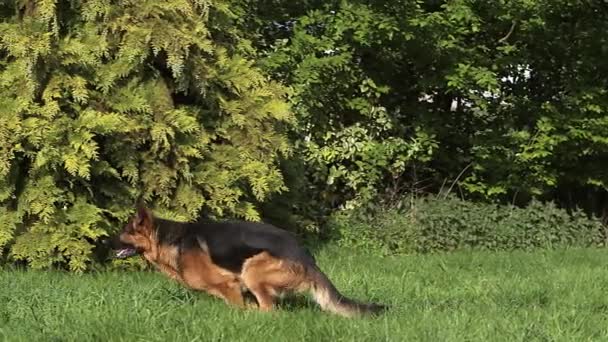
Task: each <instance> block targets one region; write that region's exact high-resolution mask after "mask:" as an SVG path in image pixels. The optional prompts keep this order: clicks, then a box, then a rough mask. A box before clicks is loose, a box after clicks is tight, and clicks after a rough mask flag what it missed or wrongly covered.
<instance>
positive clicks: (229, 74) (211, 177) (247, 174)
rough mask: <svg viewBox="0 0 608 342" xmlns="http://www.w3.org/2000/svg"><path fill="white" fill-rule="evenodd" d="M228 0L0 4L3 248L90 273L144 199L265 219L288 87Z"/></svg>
mask: <svg viewBox="0 0 608 342" xmlns="http://www.w3.org/2000/svg"><path fill="white" fill-rule="evenodd" d="M233 10H234V9H233V8H232V7H230V6H228V2H226V1H223V0H214V1H211V0H166V1H163V0H137V1H133V0H130V1H129V0H115V1H111V0H90V1H77V0H71V1H67V0H21V1H8V2H3V3H2V4H0V18H1V19H2V23H0V175H1V176H2V178H1V180H0V182H1V185H0V251H2V250H4V253H5V254H7V255H10V256H11V257H13V258H15V259H20V260H27V261H28V262H29V264H30V265H31V266H32V267H35V268H43V267H48V266H51V265H54V264H63V263H67V265H68V266H69V269H71V270H73V271H82V270H84V269H86V266H87V262H88V261H89V260H90V254H91V250H92V247H93V244H94V241H95V240H96V239H98V238H100V237H101V236H104V235H106V234H107V233H108V232H110V231H114V230H116V229H117V228H119V227H120V226H121V225H122V224H124V222H125V220H126V219H127V218H128V216H129V215H130V214H131V212H132V210H133V204H134V203H135V200H136V199H137V198H139V197H141V198H143V199H144V200H145V201H146V202H148V203H150V204H153V205H154V206H155V207H156V208H157V209H158V210H159V211H160V212H161V213H162V214H163V215H165V216H167V217H170V218H174V219H180V220H190V219H194V218H196V217H197V216H198V215H199V214H200V211H201V209H202V208H206V209H207V210H209V211H210V212H212V213H214V214H216V215H218V216H223V215H235V216H239V217H243V218H245V219H248V220H256V219H258V218H259V215H258V212H257V210H256V207H255V203H256V202H259V201H263V200H264V199H266V198H267V197H268V196H269V194H271V193H274V192H280V191H281V190H283V189H284V184H283V180H282V176H281V174H280V171H279V170H278V168H277V158H278V157H279V156H280V155H282V154H287V153H289V144H288V141H287V139H286V138H285V136H284V134H282V133H281V132H282V130H281V126H283V125H286V124H290V123H291V118H292V117H291V114H290V112H289V110H288V107H287V105H286V103H285V102H284V101H283V99H282V98H283V96H284V95H285V94H284V93H285V89H284V88H282V87H281V86H280V85H279V84H276V83H274V82H272V81H270V80H269V79H267V78H266V77H265V76H264V75H263V74H262V73H261V72H260V71H259V70H258V69H257V68H255V67H254V66H253V63H252V61H251V58H250V57H249V53H250V52H251V49H250V47H249V46H250V45H249V44H248V42H247V41H246V40H244V39H241V38H239V34H238V31H237V30H236V29H235V27H234V25H232V24H231V23H232V20H233V18H234V16H235V14H234V13H233Z"/></svg>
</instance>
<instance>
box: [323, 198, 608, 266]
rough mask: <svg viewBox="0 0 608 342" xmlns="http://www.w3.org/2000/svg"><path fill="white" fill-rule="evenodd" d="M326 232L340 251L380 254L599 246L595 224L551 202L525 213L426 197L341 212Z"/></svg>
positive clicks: (592, 219) (597, 224)
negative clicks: (400, 205)
mask: <svg viewBox="0 0 608 342" xmlns="http://www.w3.org/2000/svg"><path fill="white" fill-rule="evenodd" d="M329 229H330V231H331V232H332V233H333V234H334V237H335V238H337V239H338V242H339V244H340V245H342V246H348V247H355V248H364V249H368V250H370V251H373V252H375V253H381V254H404V253H428V252H435V251H452V250H462V249H482V250H493V251H497V250H513V249H523V250H531V249H534V248H556V247H586V246H599V245H602V244H603V241H604V239H603V235H604V227H603V225H602V223H601V222H600V220H599V219H597V218H595V217H588V216H587V215H586V214H585V213H583V212H582V211H580V210H575V211H573V212H571V213H569V212H567V211H566V210H564V209H561V208H558V207H556V206H555V204H553V203H552V202H547V203H542V202H539V201H533V202H531V203H530V204H529V205H528V206H527V207H523V208H520V207H515V206H510V205H495V204H484V203H474V202H469V201H462V200H459V199H456V198H452V197H449V198H446V199H443V198H441V199H440V198H437V197H427V198H424V199H420V200H416V201H414V202H413V204H412V205H410V206H408V207H407V208H405V209H396V208H389V209H386V208H382V207H379V206H378V207H373V208H369V207H368V208H359V209H354V210H350V211H341V212H338V213H336V214H334V215H333V216H332V217H331V219H330V220H329Z"/></svg>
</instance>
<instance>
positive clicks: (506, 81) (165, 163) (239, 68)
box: [0, 0, 608, 271]
mask: <svg viewBox="0 0 608 342" xmlns="http://www.w3.org/2000/svg"><path fill="white" fill-rule="evenodd" d="M0 18H1V21H0V175H1V176H2V179H1V182H0V250H1V251H2V255H3V258H8V259H9V260H25V261H27V262H28V263H29V264H30V265H31V266H33V267H47V266H50V265H53V264H57V265H67V266H68V267H69V268H70V269H72V270H75V271H80V270H84V269H86V267H87V265H88V263H89V261H91V255H92V254H91V251H92V249H93V247H94V246H95V245H96V244H97V243H98V241H99V239H100V238H101V237H102V236H103V235H106V234H108V233H111V232H113V231H114V230H115V229H116V228H117V227H120V226H121V225H122V224H123V223H124V221H125V219H126V218H127V216H128V215H129V214H130V213H131V211H132V206H133V203H134V202H135V200H136V199H137V198H139V197H143V198H144V199H145V200H146V201H147V202H148V203H149V204H150V205H152V206H153V207H155V208H156V209H157V210H158V212H159V213H161V214H162V215H164V216H168V217H172V218H176V219H182V220H189V219H194V218H196V217H198V216H200V215H208V216H215V217H230V216H236V217H240V218H245V219H250V220H257V219H265V220H268V221H271V222H275V223H279V224H281V225H282V226H284V227H288V228H290V229H296V230H300V231H303V232H308V233H318V234H320V236H330V235H331V234H333V232H334V229H328V227H335V226H336V225H337V226H339V227H340V228H339V229H338V230H339V231H340V232H342V233H343V235H342V236H343V238H342V239H343V241H354V240H353V237H355V240H356V236H359V235H361V236H367V235H366V234H370V235H369V236H370V238H369V240H370V241H376V240H374V239H379V240H378V241H385V243H386V241H389V240H391V239H388V238H387V236H384V234H385V232H379V231H380V230H378V231H377V230H372V228H369V226H368V228H369V229H368V228H363V227H365V226H366V220H367V219H368V218H366V217H365V216H364V215H360V214H354V213H357V212H360V211H361V210H365V209H362V208H369V207H370V205H371V206H373V205H374V204H377V203H383V205H388V206H389V207H391V206H392V207H394V206H395V205H397V204H398V203H400V202H402V201H406V202H407V201H408V200H409V199H412V198H418V197H424V196H425V195H426V194H439V195H440V197H441V198H443V196H444V194H445V193H451V194H456V195H457V196H458V197H459V198H461V199H463V200H466V201H474V202H454V200H447V201H446V202H445V203H436V202H435V200H429V202H424V201H422V202H420V204H419V205H418V204H417V205H416V207H417V208H418V209H417V210H418V211H419V212H428V213H427V214H425V215H431V214H433V215H437V216H436V217H435V218H431V217H432V216H415V217H416V218H417V220H418V219H419V220H420V221H415V222H416V223H415V224H416V225H419V226H416V227H414V228H415V229H414V228H412V227H411V225H408V223H407V222H404V223H403V224H404V226H403V227H399V226H398V225H396V224H394V225H393V224H392V223H387V224H386V226H391V225H393V226H394V228H392V229H388V230H390V231H391V233H390V234H395V235H396V236H400V238H399V239H393V240H399V241H398V242H396V243H397V244H399V246H396V247H395V246H389V245H386V246H385V247H382V248H389V249H390V250H402V249H403V250H404V251H405V250H414V251H427V250H437V249H454V248H473V247H483V248H496V249H501V248H530V247H538V246H542V247H550V246H553V245H555V244H566V245H567V244H575V245H578V244H589V243H596V242H595V241H596V238H597V234H596V232H597V230H598V229H600V228H599V226H597V222H598V220H596V219H595V218H592V219H590V220H591V221H587V220H586V219H585V218H584V216H585V215H590V216H597V217H600V219H603V218H604V217H605V216H606V215H605V214H606V212H605V210H606V208H608V206H607V203H606V184H608V172H607V171H606V170H608V167H607V165H606V160H607V157H608V153H607V152H608V117H607V116H606V111H607V110H608V94H607V91H608V64H606V63H605V61H606V60H607V58H608V44H606V40H607V39H608V36H607V35H606V34H605V32H608V9H607V8H606V4H605V2H604V1H599V0H598V1H575V0H540V1H538V0H516V1H506V0H498V1H490V2H488V1H481V0H452V1H442V0H391V1H387V0H366V1H363V0H348V1H346V0H340V1H338V0H323V1H320V0H306V1H297V2H293V1H286V0H264V1H252V0H179V1H169V0H165V1H163V0H147V1H128V0H117V1H108V0H92V1H78V0H70V1H67V0H18V1H17V0H14V1H3V2H1V3H0ZM287 190H288V191H287ZM551 201H552V202H554V203H556V207H552V206H550V205H546V206H545V204H541V203H544V202H551ZM410 202H411V201H410ZM417 203H418V202H417ZM433 203H435V204H433ZM473 203H477V204H473ZM433 205H436V207H433ZM498 205H500V206H498ZM505 205H510V206H511V207H508V208H509V209H504V208H507V207H505ZM526 206H530V207H529V209H526V210H524V209H521V210H524V211H520V209H517V208H519V207H526ZM407 207H412V206H411V205H410V206H405V207H402V209H401V210H405V209H404V208H407ZM492 208H495V209H492ZM496 208H503V209H496ZM557 208H562V209H564V210H565V211H561V210H558V209H557ZM575 208H581V209H582V210H583V212H584V213H585V214H583V213H582V212H579V211H576V210H575ZM466 212H468V213H470V215H469V216H466V215H464V213H466ZM507 212H509V213H510V214H509V215H507V214H506V213H507ZM568 212H569V213H571V214H572V215H574V216H573V217H572V218H570V217H569V216H568V215H569V214H566V213H568ZM404 213H409V211H407V210H406V211H404ZM550 213H552V214H550ZM372 214H373V215H374V217H376V216H378V218H377V219H378V220H381V221H382V220H389V221H390V220H391V219H390V217H391V215H395V217H396V216H398V215H400V214H397V212H393V211H388V212H386V213H384V212H382V211H379V210H376V211H374V212H373V213H372ZM367 215H371V214H370V213H369V212H367ZM463 215H464V216H463ZM488 215H489V216H490V218H491V220H489V219H488V222H494V223H495V224H489V223H487V224H484V222H485V221H484V220H485V219H487V217H486V216H488ZM357 216H358V217H360V219H359V221H356V220H354V219H353V217H357ZM345 217H350V218H349V219H346V218H345ZM328 220H329V221H328ZM336 220H338V221H340V220H342V221H344V220H346V221H348V222H349V224H338V223H335V221H336ZM395 220H396V219H395ZM425 220H427V221H425ZM459 220H463V222H464V223H463V222H460V221H459ZM346 221H344V222H346ZM332 222H333V223H332ZM395 222H396V221H395ZM425 222H426V223H425ZM430 222H435V223H432V224H431V223H430ZM439 222H443V223H439ZM328 223H330V224H328ZM425 224H428V225H429V226H425ZM431 226H432V228H428V227H431ZM427 228H428V229H427ZM368 230H369V231H368ZM388 230H387V232H386V234H389V233H388ZM355 231H357V232H360V233H358V234H354V232H355ZM349 232H350V233H349ZM324 234H325V235H324ZM425 234H428V235H425ZM344 239H346V240H344ZM355 242H356V241H355ZM370 243H372V242H370ZM373 243H376V242H373ZM381 245H382V246H384V245H383V244H381ZM493 246H494V247H493ZM501 246H502V247H501Z"/></svg>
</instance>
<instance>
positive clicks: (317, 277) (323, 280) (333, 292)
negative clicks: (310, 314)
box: [307, 266, 388, 317]
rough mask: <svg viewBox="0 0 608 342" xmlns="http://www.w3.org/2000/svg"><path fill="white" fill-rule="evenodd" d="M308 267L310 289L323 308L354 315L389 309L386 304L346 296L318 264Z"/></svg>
mask: <svg viewBox="0 0 608 342" xmlns="http://www.w3.org/2000/svg"><path fill="white" fill-rule="evenodd" d="M307 268H308V269H307V271H308V272H307V273H308V274H309V280H310V291H311V292H312V295H313V298H314V299H315V301H316V302H317V303H318V304H319V305H320V306H321V308H322V309H323V310H326V311H330V312H333V313H335V314H338V315H341V316H346V317H353V316H357V315H367V314H378V313H380V312H382V311H385V310H386V309H388V307H387V306H385V305H381V304H376V303H360V302H357V301H355V300H352V299H350V298H347V297H345V296H344V295H342V294H341V293H340V292H339V291H338V289H336V287H335V286H334V285H333V284H332V282H331V281H330V280H329V278H327V276H326V275H325V274H324V273H323V272H322V271H321V270H320V269H319V268H318V267H317V266H309V267H307Z"/></svg>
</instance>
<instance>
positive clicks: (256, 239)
mask: <svg viewBox="0 0 608 342" xmlns="http://www.w3.org/2000/svg"><path fill="white" fill-rule="evenodd" d="M157 224H159V228H160V230H169V229H170V230H171V233H169V232H167V233H165V239H166V238H173V239H177V238H178V236H179V240H180V241H179V242H178V241H171V243H178V244H179V245H180V246H181V247H182V248H184V249H190V248H201V247H204V248H205V249H206V250H207V252H208V253H209V256H210V257H211V259H212V260H213V262H214V263H216V264H217V265H218V266H220V267H223V268H225V269H227V270H230V271H232V272H236V273H238V272H240V271H241V268H242V267H243V263H244V262H245V260H246V259H248V258H251V257H252V256H254V255H257V254H259V253H262V252H267V253H269V254H270V255H272V256H274V257H276V258H280V259H288V260H291V261H295V262H297V263H301V264H304V265H313V264H314V263H315V260H314V258H313V257H312V255H311V254H310V253H309V252H308V251H307V250H306V249H305V248H303V247H302V246H301V245H300V244H299V243H298V241H297V239H296V237H295V236H294V235H293V234H291V233H290V232H288V231H285V230H282V229H279V228H276V227H274V226H272V225H270V224H266V223H256V222H244V221H235V222H230V221H227V222H196V223H177V222H173V221H167V220H158V219H157ZM163 227H167V229H163ZM161 236H163V234H161ZM201 244H204V246H201Z"/></svg>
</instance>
